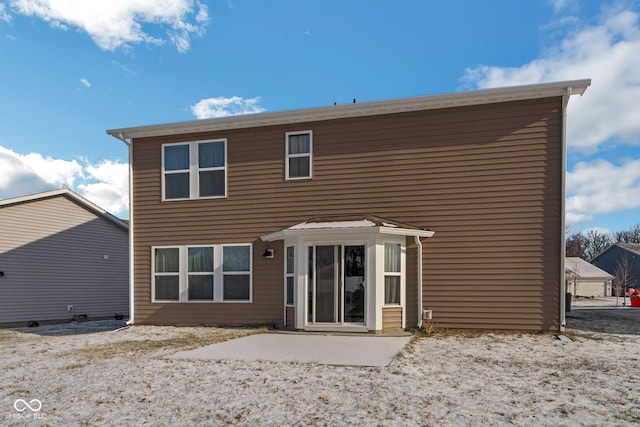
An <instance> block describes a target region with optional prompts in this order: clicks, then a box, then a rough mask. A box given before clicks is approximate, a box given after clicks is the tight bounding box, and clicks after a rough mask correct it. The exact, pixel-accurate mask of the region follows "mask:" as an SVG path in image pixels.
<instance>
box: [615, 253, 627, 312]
mask: <svg viewBox="0 0 640 427" xmlns="http://www.w3.org/2000/svg"><path fill="white" fill-rule="evenodd" d="M630 282H631V264H629V257H628V256H627V254H626V253H625V254H624V256H623V257H622V260H620V261H618V266H617V267H616V269H615V271H614V278H613V283H614V289H615V291H616V306H617V305H618V297H619V296H620V294H622V306H623V307H624V306H626V305H627V293H626V290H627V285H628V284H629V283H630Z"/></svg>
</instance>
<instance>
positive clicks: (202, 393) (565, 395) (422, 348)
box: [0, 308, 640, 426]
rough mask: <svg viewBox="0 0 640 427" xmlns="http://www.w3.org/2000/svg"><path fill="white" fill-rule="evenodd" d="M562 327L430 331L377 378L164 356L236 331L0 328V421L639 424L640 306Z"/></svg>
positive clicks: (353, 371)
mask: <svg viewBox="0 0 640 427" xmlns="http://www.w3.org/2000/svg"><path fill="white" fill-rule="evenodd" d="M611 311H619V312H620V313H621V314H620V315H614V316H612V315H610V312H611ZM623 312H626V313H623ZM567 320H568V326H569V327H570V329H568V330H567V332H566V334H565V336H566V337H568V338H563V339H558V338H556V337H555V336H554V335H553V334H519V333H505V334H502V333H491V334H489V333H482V334H480V333H472V332H468V333H460V332H458V333H451V332H448V331H441V333H439V334H435V335H434V336H430V337H422V338H416V339H414V340H413V342H412V343H411V344H410V345H409V346H408V347H407V348H406V349H405V350H404V351H403V352H402V353H401V354H400V355H399V357H398V358H397V359H396V360H395V361H394V362H393V363H392V364H391V365H390V366H389V367H385V368H355V367H335V366H321V365H317V364H293V363H276V362H239V361H222V362H210V361H197V360H177V359H172V358H170V357H168V356H170V355H171V354H173V353H175V352H177V351H180V350H186V349H191V348H196V347H198V346H202V345H206V344H210V343H214V342H218V341H221V340H225V339H229V338H233V337H237V336H242V335H246V334H248V333H254V332H256V331H254V330H248V329H218V328H173V327H151V326H135V327H131V328H128V329H123V330H116V331H114V330H113V329H115V328H117V327H118V326H121V324H120V323H118V322H115V321H113V322H111V321H110V322H87V323H80V324H68V325H65V326H43V327H40V328H32V329H28V330H27V329H25V330H22V331H7V330H0V348H1V349H2V356H1V358H0V425H34V426H35V425H49V426H75V425H77V426H93V425H127V426H138V425H167V426H182V425H184V426H195V425H268V426H282V425H331V426H333V425H389V426H396V425H398V426H399V425H443V426H447V425H450V426H460V425H524V426H526V425H530V426H543V425H548V426H558V425H571V426H574V425H617V426H625V425H629V426H631V425H638V424H640V401H639V397H638V396H640V380H638V374H637V371H638V367H640V360H639V358H640V309H636V310H633V309H628V308H627V309H617V310H611V309H609V310H598V309H588V310H574V311H573V312H572V313H571V315H570V316H569V317H568V319H567ZM629 324H631V325H629ZM634 325H635V326H634ZM573 327H575V329H571V328H573ZM594 331H596V332H594ZM607 331H608V332H607ZM612 331H613V332H615V333H610V332H612ZM19 399H22V401H24V402H26V403H28V404H30V406H31V407H32V408H33V409H36V408H37V406H38V402H39V403H40V404H41V408H40V410H39V411H37V412H33V411H32V410H31V409H29V408H27V407H26V406H25V404H24V402H22V401H19ZM36 399H37V401H36ZM18 409H22V411H19V410H18Z"/></svg>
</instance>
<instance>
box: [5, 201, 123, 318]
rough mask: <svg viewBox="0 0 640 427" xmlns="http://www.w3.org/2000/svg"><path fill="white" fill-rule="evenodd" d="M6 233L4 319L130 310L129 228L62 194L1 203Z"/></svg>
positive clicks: (103, 314) (108, 314) (93, 315)
mask: <svg viewBox="0 0 640 427" xmlns="http://www.w3.org/2000/svg"><path fill="white" fill-rule="evenodd" d="M0 236H2V237H1V238H0V271H2V272H4V276H3V277H0V324H7V323H19V322H26V321H30V320H37V321H49V320H66V319H71V318H72V316H73V315H75V314H78V315H81V314H86V315H87V316H88V317H89V318H101V317H113V316H114V314H115V313H123V314H124V315H125V316H128V312H129V286H128V262H129V257H128V232H127V230H125V229H124V228H122V227H120V226H118V225H116V224H114V223H113V222H111V221H109V220H107V219H105V218H104V217H102V216H101V215H98V214H96V213H94V212H92V211H89V210H88V209H86V208H85V207H83V206H80V205H79V204H78V203H76V201H75V200H72V199H71V198H69V197H66V196H64V195H59V196H55V197H51V198H47V199H38V200H33V201H28V202H23V203H19V204H15V205H8V206H2V207H0ZM105 256H108V259H106V258H105ZM69 305H72V306H73V311H71V312H69V311H67V306H69Z"/></svg>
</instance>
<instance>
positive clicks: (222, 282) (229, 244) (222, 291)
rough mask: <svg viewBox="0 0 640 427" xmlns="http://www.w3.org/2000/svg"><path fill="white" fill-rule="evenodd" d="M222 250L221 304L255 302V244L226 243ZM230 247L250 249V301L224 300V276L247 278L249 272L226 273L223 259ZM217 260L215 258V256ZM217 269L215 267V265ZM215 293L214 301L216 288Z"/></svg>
mask: <svg viewBox="0 0 640 427" xmlns="http://www.w3.org/2000/svg"><path fill="white" fill-rule="evenodd" d="M219 246H220V249H219V252H220V260H219V261H220V264H219V270H220V273H219V274H220V283H221V285H222V286H219V288H220V295H219V297H220V302H225V303H250V302H253V244H246V243H225V244H221V245H219ZM229 246H248V247H249V271H248V273H249V299H248V300H235V299H224V276H225V275H228V276H246V275H247V271H227V272H225V271H224V268H223V259H224V248H225V247H229ZM214 258H215V256H214ZM214 267H215V265H214ZM213 292H214V300H215V298H216V295H215V293H216V289H215V287H214V289H213Z"/></svg>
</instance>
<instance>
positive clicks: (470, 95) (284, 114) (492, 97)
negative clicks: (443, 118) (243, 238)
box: [107, 79, 591, 140]
mask: <svg viewBox="0 0 640 427" xmlns="http://www.w3.org/2000/svg"><path fill="white" fill-rule="evenodd" d="M590 84H591V80H590V79H583V80H570V81H562V82H552V83H538V84H530V85H523V86H509V87H501V88H491V89H479V90H472V91H465V92H454V93H448V94H440V95H427V96H417V97H411V98H401V99H391V100H385V101H372V102H362V103H357V104H345V105H336V106H328V107H316V108H305V109H299V110H289V111H277V112H266V113H257V114H246V115H240V116H232V117H223V118H212V119H202V120H191V121H186V122H177V123H164V124H157V125H150V126H138V127H130V128H120V129H111V130H107V134H109V135H111V136H113V137H115V138H118V139H120V140H131V139H134V138H144V137H154V136H165V135H179V134H191V133H200V132H212V131H219V130H229V129H242V128H251V127H259V126H272V125H281V124H290V123H301V122H310V121H322V120H331V119H343V118H352V117H364V116H373V115H381V114H393V113H402V112H410V111H421V110H432V109H439V108H450V107H461V106H471V105H480V104H491V103H498V102H507V101H518V100H525V99H537V98H547V97H552V96H566V94H567V89H569V88H570V89H571V94H575V95H582V94H583V93H584V92H585V90H586V89H587V87H588V86H589V85H590Z"/></svg>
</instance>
